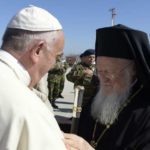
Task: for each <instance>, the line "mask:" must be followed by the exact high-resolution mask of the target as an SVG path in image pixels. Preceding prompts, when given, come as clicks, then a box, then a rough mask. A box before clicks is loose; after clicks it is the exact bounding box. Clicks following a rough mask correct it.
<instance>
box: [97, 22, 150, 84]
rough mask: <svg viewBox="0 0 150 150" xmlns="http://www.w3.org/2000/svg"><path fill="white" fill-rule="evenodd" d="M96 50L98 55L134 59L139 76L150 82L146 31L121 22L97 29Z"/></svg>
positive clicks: (148, 47) (149, 49)
mask: <svg viewBox="0 0 150 150" xmlns="http://www.w3.org/2000/svg"><path fill="white" fill-rule="evenodd" d="M95 51H96V57H98V56H108V57H115V58H123V59H130V60H134V62H135V64H136V67H137V70H138V76H139V78H141V80H142V81H143V82H144V83H146V82H148V83H149V84H150V45H149V40H148V36H147V34H146V33H145V32H142V31H139V30H135V29H132V28H129V27H126V26H124V25H120V24H119V25H115V26H111V27H105V28H100V29H97V30H96V43H95Z"/></svg>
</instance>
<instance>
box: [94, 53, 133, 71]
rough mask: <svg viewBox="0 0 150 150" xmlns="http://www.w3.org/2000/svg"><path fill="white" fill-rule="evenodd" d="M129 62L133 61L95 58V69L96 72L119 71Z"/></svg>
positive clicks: (103, 57) (104, 57)
mask: <svg viewBox="0 0 150 150" xmlns="http://www.w3.org/2000/svg"><path fill="white" fill-rule="evenodd" d="M131 62H133V61H132V60H129V59H124V58H115V57H107V56H99V57H97V58H96V68H97V69H98V70H103V69H104V70H105V69H106V70H107V69H120V68H122V67H123V66H125V65H127V64H129V63H131Z"/></svg>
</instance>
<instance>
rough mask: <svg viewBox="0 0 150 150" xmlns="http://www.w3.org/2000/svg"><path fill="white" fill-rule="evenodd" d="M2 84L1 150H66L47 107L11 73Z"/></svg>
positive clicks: (0, 95) (0, 90)
mask: <svg viewBox="0 0 150 150" xmlns="http://www.w3.org/2000/svg"><path fill="white" fill-rule="evenodd" d="M0 72H1V71H0ZM5 73H6V70H5ZM1 74H2V72H1ZM0 83H1V86H0V150H66V148H65V145H64V143H63V135H62V133H61V131H60V128H59V126H58V124H57V122H56V120H55V118H54V116H53V114H52V113H51V112H50V111H49V109H48V108H47V107H46V106H45V104H44V103H43V102H42V101H41V100H40V99H39V98H38V97H37V96H36V95H35V94H34V93H33V92H32V91H31V90H30V89H28V87H26V86H25V85H24V84H23V83H21V82H20V81H19V80H18V79H16V77H15V76H13V75H12V74H11V72H7V73H6V74H3V75H1V77H0Z"/></svg>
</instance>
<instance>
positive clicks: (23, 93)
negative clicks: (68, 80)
mask: <svg viewBox="0 0 150 150" xmlns="http://www.w3.org/2000/svg"><path fill="white" fill-rule="evenodd" d="M63 46H64V35H63V31H62V27H61V25H60V23H59V22H58V20H57V19H56V18H55V17H54V16H52V15H51V14H50V13H48V12H47V11H45V10H44V9H41V8H38V7H35V6H29V7H27V8H24V9H22V10H21V11H19V12H18V13H17V14H16V15H15V16H14V17H13V18H12V20H11V21H10V22H9V24H8V26H7V29H6V31H5V34H4V36H3V43H2V46H1V50H0V83H1V86H0V149H1V150H6V149H7V150H50V149H51V150H65V149H66V148H65V145H64V142H63V134H62V132H61V131H60V129H59V127H58V124H57V122H56V120H55V118H54V116H53V114H52V113H51V112H50V110H49V109H48V108H47V107H46V106H45V104H44V103H43V102H42V101H41V99H40V98H39V97H38V96H36V94H34V92H33V91H32V87H33V86H34V85H35V84H36V83H37V82H38V81H39V80H40V78H41V77H42V76H43V75H44V74H45V73H46V72H47V71H48V70H49V69H50V68H52V67H53V65H54V63H55V59H56V57H57V55H59V54H60V53H62V50H63Z"/></svg>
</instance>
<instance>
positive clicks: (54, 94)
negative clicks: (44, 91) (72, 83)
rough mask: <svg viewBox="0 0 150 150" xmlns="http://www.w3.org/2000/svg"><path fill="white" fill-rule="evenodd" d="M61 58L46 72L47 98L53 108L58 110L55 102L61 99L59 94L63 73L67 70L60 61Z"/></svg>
mask: <svg viewBox="0 0 150 150" xmlns="http://www.w3.org/2000/svg"><path fill="white" fill-rule="evenodd" d="M61 57H62V56H59V57H58V58H57V60H56V64H55V66H54V68H53V69H52V70H50V71H49V72H48V79H47V81H48V90H49V93H48V98H49V101H50V102H51V104H52V106H53V108H58V106H57V105H56V104H55V100H56V99H57V98H59V97H62V96H61V92H62V91H63V88H64V80H65V72H66V70H67V65H65V64H64V63H63V62H62V61H61Z"/></svg>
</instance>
